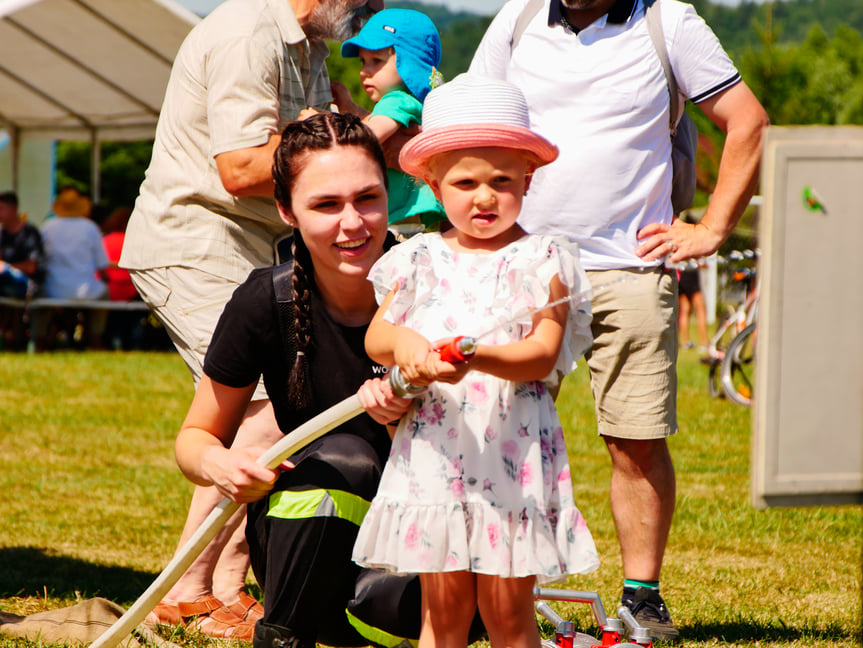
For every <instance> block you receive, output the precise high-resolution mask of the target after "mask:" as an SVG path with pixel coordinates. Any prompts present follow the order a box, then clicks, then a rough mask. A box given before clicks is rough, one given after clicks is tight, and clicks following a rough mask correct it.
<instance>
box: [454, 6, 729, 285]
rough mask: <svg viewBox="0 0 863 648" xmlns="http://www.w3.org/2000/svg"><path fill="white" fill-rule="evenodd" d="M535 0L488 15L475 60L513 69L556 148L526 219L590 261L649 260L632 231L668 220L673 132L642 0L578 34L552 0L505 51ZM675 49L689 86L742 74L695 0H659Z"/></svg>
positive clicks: (488, 71)
mask: <svg viewBox="0 0 863 648" xmlns="http://www.w3.org/2000/svg"><path fill="white" fill-rule="evenodd" d="M527 2H528V0H510V2H508V3H507V4H506V5H504V7H503V8H502V9H501V10H500V12H499V13H498V15H497V16H496V17H495V19H494V20H493V21H492V23H491V25H490V26H489V28H488V31H487V32H486V34H485V36H484V37H483V39H482V42H481V43H480V45H479V48H478V49H477V52H476V54H475V56H474V59H473V62H472V63H471V67H470V72H471V73H476V74H484V75H486V76H491V77H494V78H499V79H506V80H508V81H510V82H512V83H514V84H515V85H517V86H518V87H519V88H521V90H522V91H523V92H524V93H525V96H526V98H527V103H528V106H529V108H530V118H531V128H533V129H534V130H536V132H538V133H540V134H541V135H543V136H545V137H546V138H548V139H549V140H550V141H551V142H553V143H554V144H556V145H557V146H558V147H559V148H560V157H559V158H558V159H557V160H556V161H555V162H553V163H552V164H549V165H547V166H545V167H542V168H541V169H538V170H537V172H536V174H535V176H534V178H533V182H532V184H531V186H530V191H529V192H528V194H527V196H526V198H525V202H524V206H523V208H522V213H521V216H520V219H519V222H520V223H521V225H522V226H523V227H524V228H525V229H526V230H528V231H529V232H536V233H546V234H566V235H567V236H569V237H570V238H572V239H574V240H576V241H577V242H578V244H579V247H580V249H581V261H582V264H583V266H584V267H585V269H587V270H603V269H611V268H625V267H634V266H644V265H655V263H650V264H646V263H645V262H643V261H641V260H640V259H639V258H638V257H637V256H636V255H635V252H634V250H635V248H636V246H637V245H638V243H637V240H636V232H637V231H638V230H639V229H641V228H642V227H644V226H645V225H647V224H648V223H654V222H661V223H670V222H671V219H672V215H673V214H672V210H671V198H670V196H671V162H670V155H671V143H670V138H669V126H668V122H669V101H668V89H667V86H666V81H665V75H664V74H663V72H662V66H661V64H660V62H659V58H658V56H657V54H656V50H655V49H654V47H653V44H652V43H651V40H650V36H649V34H648V32H647V24H646V22H645V20H644V7H643V5H642V2H641V0H618V1H617V2H616V3H615V5H614V6H613V7H612V9H611V10H610V11H609V13H608V14H606V15H605V16H603V17H601V18H599V19H598V20H597V21H596V22H594V23H593V24H591V25H589V26H588V27H586V28H585V29H582V30H581V31H579V33H578V34H574V33H572V32H571V31H569V29H567V28H565V27H564V26H563V25H562V24H561V23H560V5H559V0H546V2H545V5H544V6H543V8H542V9H541V10H540V11H539V12H538V13H537V14H536V16H534V18H533V19H532V20H531V21H530V23H529V24H528V25H527V27H526V29H525V30H524V32H523V34H522V36H521V39H520V41H519V42H518V44H517V45H516V47H515V48H514V50H513V51H512V53H510V41H511V37H512V32H513V29H514V27H515V24H516V21H517V20H518V17H519V15H520V14H521V12H522V10H523V9H524V7H525V5H526V4H527ZM660 7H661V11H662V25H663V31H664V34H665V41H666V45H667V49H668V53H669V60H670V61H671V66H672V68H673V69H674V74H675V77H676V79H677V82H678V85H679V86H680V92H681V93H682V94H683V96H684V97H687V98H689V99H691V100H692V101H693V102H696V103H697V102H699V101H703V100H705V99H707V98H709V97H712V96H714V95H715V94H717V93H719V92H722V91H723V90H725V89H727V88H729V87H731V86H732V85H734V84H735V83H737V82H739V81H740V75H739V73H738V72H737V70H736V68H735V67H734V64H733V63H732V62H731V60H730V59H729V57H728V55H727V54H726V53H725V51H724V50H723V49H722V46H721V45H720V43H719V41H718V39H717V38H716V36H715V35H714V34H713V32H712V31H711V30H710V28H709V27H708V26H707V25H706V24H705V22H704V21H703V20H702V19H701V18H700V17H699V16H698V15H697V14H696V13H695V10H694V9H693V8H692V6H691V5H689V4H685V3H682V2H677V1H676V0H661V2H660Z"/></svg>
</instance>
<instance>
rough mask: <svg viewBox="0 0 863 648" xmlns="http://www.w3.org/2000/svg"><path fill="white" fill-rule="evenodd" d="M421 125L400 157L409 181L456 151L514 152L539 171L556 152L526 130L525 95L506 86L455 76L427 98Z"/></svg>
mask: <svg viewBox="0 0 863 648" xmlns="http://www.w3.org/2000/svg"><path fill="white" fill-rule="evenodd" d="M422 119H423V123H422V128H423V130H422V132H421V133H420V134H419V135H417V136H416V137H414V138H413V139H411V140H410V141H409V142H408V143H407V144H405V146H404V148H402V151H401V154H400V155H399V163H400V164H401V167H402V169H403V170H404V171H405V173H409V174H411V175H414V176H422V173H423V169H424V167H425V164H426V162H428V160H429V159H430V158H431V157H432V156H434V155H437V154H439V153H446V152H448V151H457V150H460V149H469V148H487V147H495V148H511V149H519V150H522V151H526V152H528V153H530V154H531V155H533V157H534V158H536V162H537V164H538V165H539V166H542V165H543V164H548V163H549V162H553V161H554V160H555V159H556V158H557V153H558V151H557V147H556V146H555V145H554V144H552V143H551V142H549V141H548V140H547V139H545V138H544V137H542V136H540V135H537V134H536V133H534V132H533V131H531V130H530V118H529V116H528V111H527V101H526V100H525V98H524V94H522V92H521V90H519V89H518V88H517V87H516V86H514V85H513V84H511V83H509V82H508V81H500V80H497V79H489V78H487V77H483V76H477V75H472V74H459V75H458V76H457V77H455V78H454V79H453V80H452V81H450V82H449V83H444V84H443V85H442V86H440V87H438V88H435V89H434V90H432V91H431V92H430V93H429V94H428V96H427V97H426V100H425V103H424V104H423V117H422Z"/></svg>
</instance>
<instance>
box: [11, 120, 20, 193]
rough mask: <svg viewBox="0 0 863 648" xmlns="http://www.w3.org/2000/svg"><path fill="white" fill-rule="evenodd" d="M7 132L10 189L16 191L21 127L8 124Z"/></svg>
mask: <svg viewBox="0 0 863 648" xmlns="http://www.w3.org/2000/svg"><path fill="white" fill-rule="evenodd" d="M8 132H9V153H10V161H11V162H12V191H14V192H15V193H18V177H19V172H20V171H19V169H18V167H19V165H20V161H21V160H20V158H21V129H20V128H17V127H15V126H10V127H9V129H8Z"/></svg>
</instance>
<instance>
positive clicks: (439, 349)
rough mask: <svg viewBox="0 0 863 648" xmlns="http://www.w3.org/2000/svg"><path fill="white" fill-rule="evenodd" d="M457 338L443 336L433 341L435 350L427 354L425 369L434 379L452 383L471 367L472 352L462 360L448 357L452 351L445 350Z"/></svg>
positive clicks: (465, 373)
mask: <svg viewBox="0 0 863 648" xmlns="http://www.w3.org/2000/svg"><path fill="white" fill-rule="evenodd" d="M457 339H458V338H444V339H442V340H438V341H437V342H435V343H434V349H435V351H434V352H433V353H430V354H429V357H428V360H427V361H426V364H427V371H428V372H429V374H431V375H434V376H435V380H436V381H438V382H444V383H449V384H451V385H454V384H456V383H457V382H459V381H461V379H462V378H464V377H465V375H467V372H468V371H470V369H471V368H470V360H471V358H472V357H473V354H471V356H470V357H469V358H466V359H464V360H455V359H451V357H450V356H451V355H452V352H451V351H450V352H448V351H447V350H448V349H449V347H450V346H451V345H452V344H453V343H454V342H456V340H457Z"/></svg>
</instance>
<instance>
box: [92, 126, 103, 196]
mask: <svg viewBox="0 0 863 648" xmlns="http://www.w3.org/2000/svg"><path fill="white" fill-rule="evenodd" d="M101 166H102V146H101V142H100V141H99V135H98V134H97V132H96V129H95V128H94V129H93V130H91V131H90V193H91V194H92V199H93V204H94V205H95V204H96V203H98V202H99V201H100V200H101V198H102V196H101V193H102V186H101V183H100V180H101V173H100V172H99V167H101Z"/></svg>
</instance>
